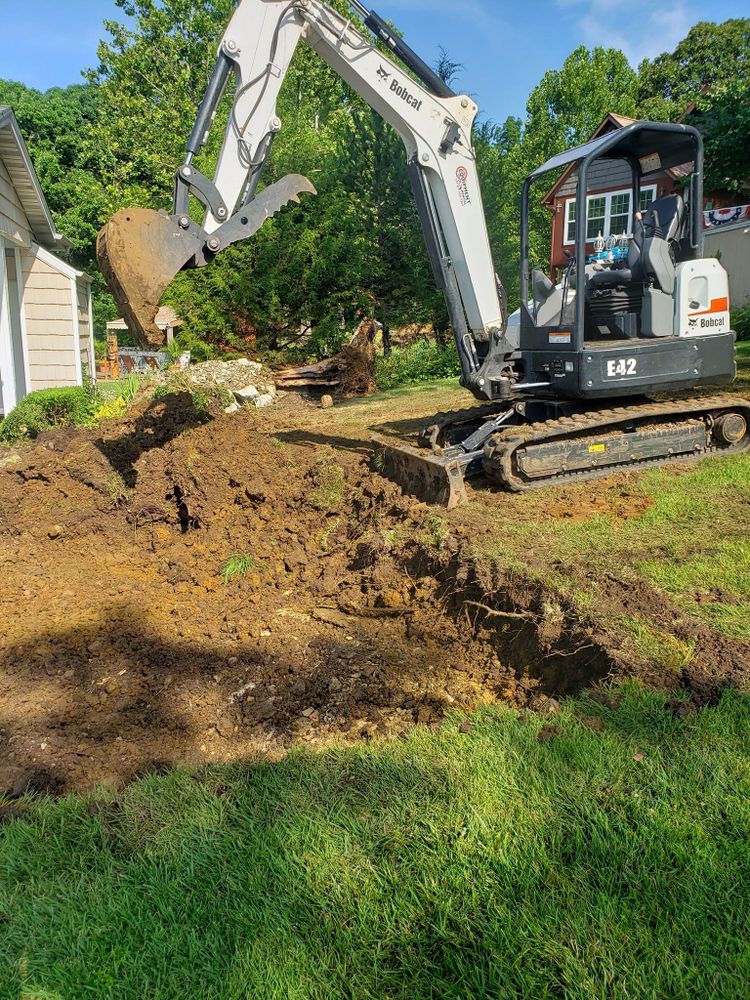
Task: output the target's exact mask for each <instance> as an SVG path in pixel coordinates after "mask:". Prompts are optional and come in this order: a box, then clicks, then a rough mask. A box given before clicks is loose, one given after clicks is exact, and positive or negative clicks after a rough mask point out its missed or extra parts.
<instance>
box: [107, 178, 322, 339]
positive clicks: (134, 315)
mask: <svg viewBox="0 0 750 1000" xmlns="http://www.w3.org/2000/svg"><path fill="white" fill-rule="evenodd" d="M305 193H307V194H317V191H316V190H315V188H314V187H313V185H312V184H311V183H310V181H309V180H308V179H307V178H306V177H303V176H302V175H301V174H288V175H287V176H286V177H282V179H281V180H280V181H277V182H276V183H275V184H271V185H269V186H268V187H267V188H264V190H263V191H261V193H260V194H258V195H256V197H255V198H254V199H253V200H252V201H251V202H250V203H249V204H247V205H245V206H243V207H242V208H241V209H240V210H239V212H237V213H236V214H235V215H233V216H232V217H231V218H230V219H228V220H227V222H225V223H224V224H223V225H222V226H219V228H218V229H215V230H214V231H213V232H212V233H210V234H209V233H207V232H206V231H205V230H204V229H202V228H201V227H200V226H199V225H198V224H197V223H195V222H193V221H192V220H191V219H189V218H188V217H187V216H184V215H182V216H177V215H167V213H166V212H155V211H153V210H152V209H148V208H125V209H123V210H122V211H120V212H118V213H117V214H116V215H114V216H113V217H112V218H111V219H110V220H109V222H108V223H107V224H106V225H105V226H104V228H103V229H102V231H101V232H100V233H99V237H98V239H97V242H96V255H97V259H98V261H99V267H100V268H101V271H102V274H103V275H104V278H105V280H106V282H107V285H108V286H109V290H110V292H111V293H112V295H113V297H114V299H115V302H116V303H117V306H118V309H119V310H120V311H121V313H122V316H123V319H124V320H125V322H126V323H127V326H128V329H129V330H130V332H131V333H132V335H133V337H134V338H135V340H136V341H137V343H138V345H139V346H141V347H144V348H150V349H152V350H153V349H157V348H159V347H161V346H162V345H163V344H164V333H163V331H161V330H160V329H159V328H158V326H157V325H156V322H155V320H156V314H157V312H158V311H159V303H160V302H161V298H162V295H163V294H164V292H165V290H166V288H167V286H168V285H169V284H170V283H171V281H172V280H173V278H174V277H175V275H177V273H178V272H179V271H182V270H188V269H191V268H196V267H205V265H206V264H210V263H211V261H212V260H213V259H214V258H215V257H216V255H217V254H218V253H220V252H221V251H222V250H224V249H225V248H226V247H228V246H231V244H232V243H237V242H238V241H239V240H244V239H247V238H248V237H249V236H252V235H253V234H254V233H256V232H257V231H258V230H259V229H260V228H261V226H262V225H263V223H264V222H265V221H266V219H270V218H271V216H272V215H275V214H276V213H277V212H278V211H280V210H281V209H282V208H283V207H284V206H285V205H288V204H289V203H290V202H297V203H298V202H299V200H300V195H301V194H305Z"/></svg>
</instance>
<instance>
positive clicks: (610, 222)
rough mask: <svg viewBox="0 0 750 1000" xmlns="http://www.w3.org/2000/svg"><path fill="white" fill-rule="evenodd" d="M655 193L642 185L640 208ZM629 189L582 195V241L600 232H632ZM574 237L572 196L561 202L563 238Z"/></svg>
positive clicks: (570, 240)
mask: <svg viewBox="0 0 750 1000" xmlns="http://www.w3.org/2000/svg"><path fill="white" fill-rule="evenodd" d="M655 197H656V187H655V186H650V187H646V188H642V190H641V197H640V209H641V211H644V210H645V209H647V208H648V206H649V205H650V204H651V202H652V201H653V200H654V198H655ZM631 199H632V191H630V190H625V191H612V192H609V193H606V194H594V195H589V197H588V198H587V199H586V209H587V218H586V241H587V242H588V243H593V241H594V240H595V239H596V238H597V236H599V234H600V233H601V235H602V236H604V237H605V239H606V237H608V236H622V234H623V233H626V234H627V235H630V234H632V232H633V219H632V213H631V207H630V204H631ZM575 241H576V200H575V198H570V199H569V200H568V201H566V202H565V242H566V243H575Z"/></svg>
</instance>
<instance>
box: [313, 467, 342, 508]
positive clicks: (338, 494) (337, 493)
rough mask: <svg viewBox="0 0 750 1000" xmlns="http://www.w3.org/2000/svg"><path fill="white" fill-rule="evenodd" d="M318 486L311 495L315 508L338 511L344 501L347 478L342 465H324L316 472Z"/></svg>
mask: <svg viewBox="0 0 750 1000" xmlns="http://www.w3.org/2000/svg"><path fill="white" fill-rule="evenodd" d="M316 478H317V486H316V488H315V489H314V490H313V492H312V494H311V495H310V502H311V503H312V505H313V507H315V508H316V509H317V510H321V511H329V510H338V509H339V507H340V506H341V503H342V501H343V499H344V487H345V485H346V476H345V474H344V470H343V469H342V468H341V466H340V465H323V466H321V467H320V468H319V469H318V470H317V471H316Z"/></svg>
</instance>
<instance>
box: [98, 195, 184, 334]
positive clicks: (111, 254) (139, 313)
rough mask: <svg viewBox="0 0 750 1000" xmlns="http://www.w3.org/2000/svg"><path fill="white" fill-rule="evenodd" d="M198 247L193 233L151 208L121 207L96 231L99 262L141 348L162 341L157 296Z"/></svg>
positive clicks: (158, 298) (123, 315) (118, 305)
mask: <svg viewBox="0 0 750 1000" xmlns="http://www.w3.org/2000/svg"><path fill="white" fill-rule="evenodd" d="M200 247H201V244H200V242H199V240H198V239H197V238H196V236H195V235H194V234H193V233H192V232H190V231H185V230H183V229H180V228H179V227H177V226H176V225H175V223H174V222H173V221H172V219H171V218H170V217H169V216H168V215H166V214H165V213H163V212H154V211H152V210H151V209H149V208H125V209H123V210H122V211H120V212H118V213H117V214H116V215H114V216H113V217H112V218H111V219H110V220H109V222H108V223H107V224H106V225H105V226H104V228H103V229H102V231H101V232H100V233H99V237H98V239H97V241H96V256H97V259H98V261H99V267H100V268H101V272H102V274H103V275H104V279H105V281H106V282H107V285H108V286H109V290H110V292H111V293H112V295H113V297H114V300H115V302H116V303H117V307H118V309H119V310H120V312H121V314H122V317H123V319H124V320H125V323H126V324H127V327H128V329H129V330H130V332H131V333H132V334H133V337H134V338H135V340H136V341H137V342H138V345H139V346H140V347H144V348H147V349H150V350H157V349H158V348H159V347H161V346H162V345H163V344H164V333H163V331H162V330H160V329H159V327H158V326H157V325H156V323H155V322H154V321H155V319H156V314H157V312H158V311H159V304H160V302H161V297H162V295H163V294H164V292H165V290H166V288H167V285H169V284H170V282H171V281H172V279H173V278H174V277H175V275H176V274H177V273H178V272H179V271H181V270H182V268H183V267H184V266H185V264H186V263H187V262H188V261H189V260H190V259H191V257H193V256H194V255H195V254H196V252H197V251H198V250H200Z"/></svg>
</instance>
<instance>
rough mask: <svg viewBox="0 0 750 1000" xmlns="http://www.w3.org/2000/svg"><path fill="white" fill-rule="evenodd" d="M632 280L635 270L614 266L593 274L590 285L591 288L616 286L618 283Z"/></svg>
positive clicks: (622, 283) (623, 283)
mask: <svg viewBox="0 0 750 1000" xmlns="http://www.w3.org/2000/svg"><path fill="white" fill-rule="evenodd" d="M632 280H633V272H632V271H631V270H630V268H629V267H618V268H614V267H613V268H607V269H606V270H604V271H597V272H596V273H595V274H592V275H591V277H590V278H589V282H588V287H589V288H590V289H594V288H616V287H617V286H618V285H627V284H629V283H630V282H631V281H632Z"/></svg>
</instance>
